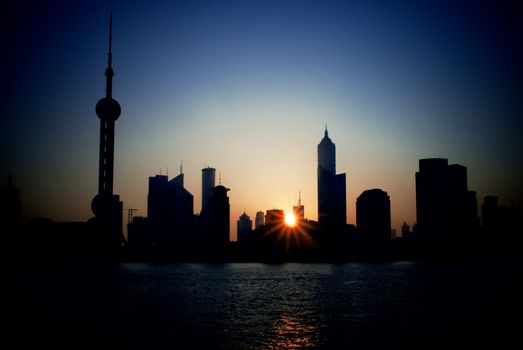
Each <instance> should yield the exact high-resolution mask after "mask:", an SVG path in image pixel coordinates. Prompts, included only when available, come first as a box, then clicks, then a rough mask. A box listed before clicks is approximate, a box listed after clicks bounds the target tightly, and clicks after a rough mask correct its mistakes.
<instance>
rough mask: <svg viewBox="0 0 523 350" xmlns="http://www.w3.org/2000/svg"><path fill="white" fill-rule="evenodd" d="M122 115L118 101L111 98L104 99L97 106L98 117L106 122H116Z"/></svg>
mask: <svg viewBox="0 0 523 350" xmlns="http://www.w3.org/2000/svg"><path fill="white" fill-rule="evenodd" d="M120 113H122V108H121V107H120V104H119V103H118V101H116V100H114V99H113V98H111V97H104V98H102V99H101V100H100V101H98V103H97V104H96V115H97V116H98V118H100V119H102V120H104V121H113V122H114V121H115V120H116V119H118V117H119V116H120Z"/></svg>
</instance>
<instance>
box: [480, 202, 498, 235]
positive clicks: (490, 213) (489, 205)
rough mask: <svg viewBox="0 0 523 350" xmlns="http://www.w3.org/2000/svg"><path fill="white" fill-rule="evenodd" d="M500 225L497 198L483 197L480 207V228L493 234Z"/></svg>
mask: <svg viewBox="0 0 523 350" xmlns="http://www.w3.org/2000/svg"><path fill="white" fill-rule="evenodd" d="M499 224H500V218H499V204H498V197H495V196H485V198H483V204H482V205H481V226H482V227H483V229H486V230H488V231H491V232H494V231H495V230H496V228H497V227H498V225H499Z"/></svg>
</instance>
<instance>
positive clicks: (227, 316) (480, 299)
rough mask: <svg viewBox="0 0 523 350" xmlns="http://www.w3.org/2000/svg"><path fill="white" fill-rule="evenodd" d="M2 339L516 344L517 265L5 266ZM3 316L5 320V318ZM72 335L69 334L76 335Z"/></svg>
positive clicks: (292, 345) (256, 345)
mask: <svg viewBox="0 0 523 350" xmlns="http://www.w3.org/2000/svg"><path fill="white" fill-rule="evenodd" d="M3 272H4V276H7V277H6V278H7V280H6V281H7V282H8V285H9V286H10V287H11V288H8V289H7V292H6V290H4V294H5V295H4V296H3V298H2V299H3V304H2V305H3V306H4V310H7V312H4V313H3V317H4V318H5V317H8V320H7V321H9V322H8V323H9V324H10V326H8V328H7V330H5V329H4V332H5V334H4V338H5V337H13V338H17V339H18V341H19V342H20V343H21V344H24V342H28V341H31V340H34V339H31V338H30V337H29V338H27V337H24V335H26V334H35V335H36V336H38V337H39V339H40V341H41V342H42V343H51V344H54V343H57V344H60V345H64V344H67V341H66V340H65V339H74V342H77V343H78V344H87V345H89V346H96V345H99V344H102V343H104V342H105V344H106V345H111V346H118V347H122V348H129V347H133V348H143V349H146V348H171V349H172V348H226V349H301V348H366V347H369V348H370V347H376V346H390V347H400V346H415V347H421V348H426V347H432V346H434V347H436V346H443V347H448V346H451V345H459V346H464V347H470V346H474V345H479V344H481V345H489V344H490V345H492V346H496V347H498V348H499V347H502V346H503V344H509V343H511V342H514V341H518V338H519V336H517V334H518V332H519V327H520V322H518V321H517V320H518V319H519V318H521V311H522V308H521V302H520V298H521V288H520V287H519V284H518V282H519V280H520V279H521V277H522V276H521V268H520V264H514V263H469V264H421V263H411V262H397V263H376V264H363V263H347V264H342V265H332V264H294V263H289V264H281V265H267V264H216V265H213V264H121V265H111V266H107V265H96V266H92V265H37V266H34V265H33V266H15V267H13V266H4V267H3ZM4 321H5V320H4ZM73 344H74V343H73Z"/></svg>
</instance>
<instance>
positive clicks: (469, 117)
mask: <svg viewBox="0 0 523 350" xmlns="http://www.w3.org/2000/svg"><path fill="white" fill-rule="evenodd" d="M95 5H99V4H91V5H82V6H83V7H82V6H79V7H78V8H76V7H74V6H72V5H64V4H53V5H52V6H51V7H50V8H45V11H44V12H43V13H42V14H41V16H40V17H38V16H37V13H36V12H37V10H38V8H39V7H38V6H37V5H34V8H33V7H31V8H24V7H23V5H21V6H20V7H19V8H17V7H16V6H15V7H13V8H12V9H11V11H12V14H13V19H11V20H10V21H8V22H7V23H6V24H7V25H10V28H12V29H11V33H13V37H12V38H10V39H9V40H7V43H8V47H10V48H12V49H13V50H12V52H13V55H12V56H10V57H9V58H8V62H10V63H12V66H13V67H15V69H13V70H12V71H10V72H7V73H6V76H7V82H9V84H8V85H9V86H11V87H12V90H10V91H9V92H8V94H7V95H6V96H8V102H7V112H6V113H7V116H8V117H7V119H6V126H7V127H6V128H4V133H6V135H5V137H3V138H2V139H3V141H2V143H3V146H2V151H3V153H2V157H3V158H4V159H5V162H2V163H3V164H4V166H3V167H2V175H4V173H5V178H7V174H9V173H12V174H13V179H14V183H15V184H16V185H17V187H18V188H20V189H21V190H22V202H23V204H24V214H25V215H26V219H27V218H33V217H50V218H52V219H54V220H57V221H86V220H87V219H88V218H89V217H91V216H92V215H91V213H90V208H89V206H90V199H92V197H93V196H94V194H95V193H96V186H97V184H96V176H95V174H96V172H97V167H96V161H97V159H96V155H97V152H96V151H95V149H96V143H97V140H96V135H97V131H96V129H97V127H96V126H95V122H96V118H95V117H94V115H95V113H94V110H93V101H96V100H97V99H98V98H99V95H100V92H101V91H100V90H101V87H102V86H103V83H104V82H103V81H102V79H103V75H102V73H101V72H103V70H104V69H105V67H103V66H104V64H105V63H106V59H105V58H104V55H105V54H106V51H107V50H106V45H107V43H106V40H104V39H105V38H106V37H107V33H106V32H105V31H106V30H105V31H104V28H105V29H106V28H107V25H104V24H103V23H106V22H107V13H108V11H103V9H104V6H105V5H102V6H98V7H96V6H95ZM223 6H224V7H223V8H220V7H217V6H212V5H208V7H203V8H200V9H199V8H196V7H194V6H191V5H189V4H184V5H183V6H182V5H181V4H179V3H177V4H176V5H166V4H154V5H152V6H150V7H148V8H149V9H150V13H145V14H142V15H139V10H140V6H138V5H134V6H130V7H129V8H127V9H125V8H123V7H122V8H121V9H120V13H118V7H119V6H118V5H116V4H115V5H114V6H113V7H114V11H115V13H116V15H115V16H116V18H117V20H116V21H115V29H114V32H115V33H114V37H115V41H114V46H113V51H115V59H114V62H113V64H114V65H115V66H116V71H117V74H116V77H115V89H114V95H115V96H116V98H117V99H118V100H119V101H120V102H121V103H122V106H123V108H122V117H123V118H122V120H120V121H119V123H118V124H119V125H118V128H117V131H116V138H115V140H116V141H115V154H116V163H115V180H114V182H115V193H118V194H120V196H121V199H122V200H123V202H124V207H126V208H137V209H138V212H137V214H136V215H139V216H145V214H146V212H147V205H146V203H147V200H146V194H147V188H146V186H147V178H148V177H149V176H154V175H156V174H158V173H162V172H163V174H166V173H167V172H168V171H169V170H168V168H170V176H169V177H170V178H173V177H175V176H176V175H177V169H178V166H179V164H180V162H182V161H183V163H184V169H185V171H184V173H185V174H186V176H185V182H186V185H185V187H186V188H187V189H188V190H189V192H190V193H191V194H193V195H194V203H195V207H194V212H200V209H201V208H200V203H201V191H200V190H199V189H200V188H201V184H200V183H199V176H198V175H199V172H200V170H201V169H202V168H204V167H205V166H212V167H215V168H216V169H217V171H218V172H219V173H221V177H222V178H223V183H224V185H225V186H226V187H228V188H230V189H231V191H230V193H229V198H230V201H231V215H230V227H231V238H232V239H233V240H235V238H236V232H235V231H236V230H235V227H236V220H237V219H238V218H239V216H240V215H241V214H242V213H243V212H244V211H246V212H247V214H248V215H249V216H250V217H251V218H254V216H255V213H256V212H257V211H259V210H262V211H265V210H267V209H270V208H281V209H284V210H285V211H286V212H292V206H293V205H295V204H296V202H297V201H296V198H297V194H298V192H299V191H301V200H302V203H303V204H304V206H305V217H306V218H309V219H312V220H317V206H316V204H317V194H316V191H317V188H316V178H315V176H316V159H315V147H316V145H317V142H319V139H318V136H319V134H320V130H322V128H323V125H324V124H325V123H326V124H328V125H329V132H330V134H331V135H332V137H333V140H334V141H335V143H336V146H337V169H336V170H337V172H341V173H347V180H346V186H347V199H346V206H347V222H348V223H350V224H356V211H355V207H356V199H357V197H358V196H359V195H360V194H361V193H362V192H363V191H365V190H368V189H372V188H380V189H382V190H384V191H386V192H387V193H388V195H389V196H390V200H391V209H392V227H393V228H395V229H396V231H397V232H400V227H401V224H402V223H403V222H407V223H408V224H409V225H411V226H412V225H413V224H414V223H415V221H416V210H415V186H414V173H415V172H416V171H417V162H418V160H419V159H422V158H439V157H441V158H448V159H450V160H451V162H453V163H454V162H455V163H458V164H462V165H464V166H466V167H467V168H468V170H469V171H468V181H469V188H470V189H472V190H475V191H477V199H478V203H479V204H481V203H482V199H483V197H485V196H487V195H495V196H498V197H499V199H500V202H501V204H503V205H509V204H510V201H513V203H514V205H515V206H516V207H517V208H520V206H521V186H520V185H519V184H518V182H517V181H516V180H517V179H519V175H520V174H521V173H520V170H521V168H520V166H519V162H518V161H517V159H518V155H519V154H520V153H519V152H520V141H519V140H518V136H517V132H516V130H518V126H520V125H521V119H517V118H516V117H517V116H518V115H520V114H519V113H520V112H521V105H520V101H519V100H518V99H517V97H518V93H520V92H521V89H520V87H517V86H516V85H517V84H516V83H517V78H514V76H517V74H515V73H517V72H519V71H520V69H521V66H520V65H519V63H517V62H518V60H517V58H518V57H519V56H518V55H520V54H521V44H520V43H516V42H513V41H511V39H512V38H513V37H512V36H511V35H514V33H513V32H512V31H511V30H510V25H512V24H513V22H511V18H509V17H508V18H503V19H504V20H505V21H500V22H499V23H498V22H495V21H494V20H495V19H496V18H487V19H489V20H490V22H489V21H487V22H486V23H487V24H490V25H491V27H492V32H491V33H490V34H491V36H482V34H485V33H484V32H483V31H484V30H486V29H484V28H483V29H481V28H482V27H481V28H480V26H479V24H484V23H483V22H481V21H482V20H485V18H484V17H483V16H486V13H484V12H481V11H480V13H479V14H478V13H476V14H470V13H468V14H464V13H462V12H461V11H463V10H464V9H465V8H461V7H460V6H457V5H456V6H455V7H452V6H451V5H448V4H447V5H441V6H442V7H441V8H436V9H432V8H431V9H430V10H434V12H429V11H428V9H427V8H425V7H423V6H421V5H410V7H409V6H407V7H406V10H404V12H401V11H400V12H399V13H396V12H393V11H390V9H388V8H387V7H386V6H384V7H383V8H380V11H377V12H373V11H372V9H371V8H367V7H366V6H364V5H354V4H352V5H351V4H346V5H340V4H337V5H336V6H335V7H334V8H327V7H323V6H320V5H318V4H315V3H313V4H301V5H299V4H296V3H283V4H281V5H278V4H276V3H270V4H268V5H264V6H262V5H256V6H255V5H253V4H250V5H249V6H248V5H241V4H235V3H226V4H224V5H223ZM445 6H450V8H451V9H452V10H454V12H451V13H452V14H453V16H454V17H452V18H446V19H444V18H442V17H440V16H441V14H442V13H443V12H445V11H446V10H447V9H448V8H447V7H445ZM44 7H45V6H44ZM275 9H278V10H281V11H280V12H277V13H275V12H273V10H275ZM297 9H300V10H301V12H300V11H298V14H297V15H296V17H292V16H290V13H294V12H293V11H294V10H297ZM314 9H321V11H319V12H318V13H314V12H313V10H314ZM496 9H498V10H499V11H507V10H508V9H507V8H505V7H502V6H501V7H499V8H496ZM24 10H28V11H27V13H26V12H24ZM58 10H60V11H58ZM61 10H64V11H63V13H61ZM161 10H169V11H167V12H166V13H169V14H170V15H171V16H173V17H168V16H167V15H164V16H162V15H160V12H161ZM336 10H339V11H340V12H337V11H336ZM82 11H84V12H82ZM358 11H359V12H358ZM409 11H412V12H409ZM354 13H360V14H361V16H362V17H361V22H356V23H355V22H351V21H347V19H349V18H353V16H355V15H354ZM502 13H503V14H505V15H507V16H508V13H507V12H502ZM418 15H419V16H421V17H418ZM423 16H426V17H427V18H430V19H432V20H433V21H435V23H430V22H429V23H428V24H420V23H416V22H414V19H415V18H424V17H423ZM461 16H464V17H461ZM487 17H488V16H487ZM118 18H120V19H118ZM156 18H158V19H159V20H158V21H154V20H153V19H156ZM401 18H407V19H410V22H409V21H407V23H406V24H402V25H400V24H398V23H396V22H394V21H393V20H399V19H401ZM463 18H464V19H466V21H464V23H465V24H459V23H458V21H457V20H458V19H463ZM58 19H64V21H61V20H58ZM175 19H180V21H176V20H175ZM385 19H388V20H389V22H390V21H392V23H388V24H391V27H390V28H389V27H387V26H385V25H382V24H380V20H385ZM192 20H195V21H196V22H197V23H199V24H200V26H199V27H197V28H199V29H200V31H195V30H194V29H195V28H196V27H195V26H193V25H191V23H192V22H191V21H192ZM198 20H199V21H200V22H198ZM228 20H231V21H230V22H228ZM250 20H253V21H254V22H252V23H250V22H249V21H250ZM497 20H499V19H497ZM134 21H137V22H136V23H135V22H134ZM131 23H134V24H133V25H131ZM153 23H155V24H154V25H152V24H153ZM225 23H228V25H229V27H227V26H225ZM249 23H250V25H249ZM270 23H272V24H274V25H273V26H271V25H269V24H270ZM320 23H322V24H328V25H326V26H325V27H321V26H320V25H319V24H320ZM347 23H351V24H347ZM25 24H29V25H28V26H27V27H26V29H25V30H23V31H20V30H18V29H20V27H22V26H23V25H25ZM140 24H141V26H140ZM436 24H438V25H441V27H438V25H436ZM501 24H504V25H505V26H501V27H497V26H496V25H501ZM293 25H294V26H293ZM460 25H462V26H463V28H466V29H467V30H468V31H463V32H459V33H461V34H460V35H458V37H457V38H452V37H451V33H452V30H451V29H455V28H456V27H455V26H460ZM38 28H44V30H43V31H42V32H40V36H37V35H36V30H37V29H38ZM213 28H217V30H216V31H213V30H212V29H213ZM240 28H244V29H245V30H246V32H245V33H241V34H240V32H239V31H237V29H240ZM430 28H432V29H434V28H438V30H439V31H436V33H435V34H432V35H428V36H427V37H426V39H428V44H426V45H421V44H420V42H418V41H417V38H412V37H411V36H410V35H412V34H413V33H414V32H415V31H416V29H424V30H428V29H430ZM489 28H490V27H489ZM68 29H71V30H68ZM91 29H92V30H91ZM387 29H392V32H391V34H390V36H389V37H388V38H389V39H391V40H392V41H393V42H394V43H395V44H397V45H398V46H394V45H392V44H391V45H392V46H388V45H385V43H386V40H384V39H383V38H382V37H381V36H380V35H384V34H385V33H386V30H387ZM373 31H377V32H376V33H374V34H373ZM356 33H360V34H365V35H366V36H365V38H358V37H356ZM184 34H185V36H184ZM281 34H286V36H285V35H284V36H281ZM378 34H379V35H378ZM500 35H501V36H504V37H505V38H506V46H503V47H501V48H499V51H497V52H490V53H488V54H487V52H486V50H487V49H489V48H490V49H492V48H494V47H495V44H496V41H495V40H494V39H495V38H497V37H498V36H500ZM340 36H341V37H344V36H346V38H345V39H343V40H342V39H340ZM471 38H472V39H475V40H476V41H474V40H472V41H470V42H469V41H467V39H471ZM22 39H27V40H24V41H23V42H24V43H27V45H19V41H18V40H22ZM191 39H194V40H191ZM202 39H203V41H202ZM271 39H275V41H272V40H271ZM324 39H330V40H332V42H329V41H328V40H327V41H325V40H324ZM447 40H449V41H450V42H451V43H448V46H445V45H447V44H445V45H443V43H444V42H446V41H447ZM465 42H466V43H468V45H465V47H461V48H459V49H458V48H456V47H455V46H453V45H457V44H459V43H465ZM165 43H169V45H167V46H162V45H164V44H165ZM177 43H179V44H178V45H180V46H178V45H177ZM342 44H343V45H342ZM401 45H404V46H401ZM440 45H443V46H440ZM223 47H224V48H225V50H221V49H220V48H223ZM235 47H237V48H239V49H240V50H239V51H238V54H239V57H238V58H237V59H234V60H233V58H234V57H235V54H234V52H235ZM320 48H321V49H324V51H322V50H319V51H320V52H317V53H316V54H314V55H313V54H312V53H313V52H314V51H317V49H320ZM269 49H270V50H269ZM33 50H34V51H33ZM389 50H390V51H389ZM31 52H34V54H35V56H34V61H33V60H30V59H28V58H27V54H29V53H31ZM386 52H388V53H389V54H390V60H386V59H384V58H381V57H382V54H384V53H386ZM209 53H213V54H215V56H212V55H211V57H209V58H206V55H208V54H209ZM401 53H403V54H404V55H407V53H410V54H412V55H407V56H405V57H403V56H402V55H401ZM435 53H439V54H440V56H439V58H432V59H431V58H430V56H431V55H432V54H435ZM478 53H483V55H478V56H475V55H473V54H478ZM258 54H260V56H258ZM304 54H309V56H307V55H304ZM454 55H456V56H457V57H458V58H456V57H454ZM460 55H462V56H463V57H464V58H466V59H463V60H462V58H463V57H462V56H460ZM195 58H197V60H196V61H195V62H191V60H192V59H195ZM171 59H172V61H171ZM351 59H352V60H353V62H351ZM365 59H369V61H368V62H367V63H366V64H364V61H365ZM440 59H441V60H443V62H441V61H439V60H440ZM358 60H359V61H358ZM507 60H509V61H508V62H509V63H510V64H507V65H504V63H506V62H507ZM512 60H513V61H514V62H512ZM354 61H356V62H354ZM409 61H411V62H413V63H415V64H414V65H413V66H412V67H405V64H407V62H409ZM15 63H16V64H15ZM333 63H335V64H333ZM422 64H425V65H426V66H423V65H422ZM465 67H468V70H467V69H465ZM22 68H30V69H23V70H22ZM447 68H448V70H447ZM345 70H347V71H345ZM342 72H345V73H344V74H341V73H342ZM480 72H481V73H482V74H483V75H481V74H479V75H477V73H480ZM245 73H249V74H245ZM378 73H380V74H378ZM440 73H441V75H440V76H439V75H438V74H440ZM458 73H459V74H458ZM340 74H341V75H340ZM476 75H477V76H476ZM166 76H167V77H166ZM242 76H243V78H242ZM51 77H53V78H56V79H53V80H52V83H50V81H51V80H50V79H49V78H51ZM341 77H343V78H341ZM351 77H355V78H356V79H351ZM436 77H438V78H439V79H441V80H439V81H438V80H437V79H436V80H435V81H434V80H433V79H435V78H436ZM15 78H16V80H15ZM509 78H512V80H511V79H509ZM418 79H420V80H418ZM491 83H492V84H491ZM477 84H479V87H478V85H477ZM417 86H418V87H421V88H420V89H418V88H417ZM451 86H452V87H453V90H452V91H449V90H448V88H449V87H451ZM169 87H170V88H169ZM484 89H487V90H484ZM504 91H506V92H507V93H506V94H501V92H504ZM22 96H26V98H27V99H28V100H27V102H26V103H25V104H21V98H22ZM462 100H463V101H462ZM409 102H411V103H410V104H409ZM458 102H459V103H458ZM494 113H496V117H495V118H494V117H492V115H493V114H494ZM6 130H9V132H8V133H7V131H6ZM485 144H488V145H487V146H485ZM93 145H95V146H93ZM4 167H5V168H4ZM160 169H161V170H160ZM175 169H176V170H175ZM89 198H90V199H89ZM124 223H125V220H124Z"/></svg>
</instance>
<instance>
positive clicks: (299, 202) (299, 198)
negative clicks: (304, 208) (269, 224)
mask: <svg viewBox="0 0 523 350" xmlns="http://www.w3.org/2000/svg"><path fill="white" fill-rule="evenodd" d="M298 205H299V206H301V191H299V192H298Z"/></svg>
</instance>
